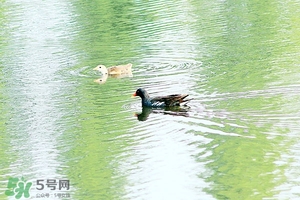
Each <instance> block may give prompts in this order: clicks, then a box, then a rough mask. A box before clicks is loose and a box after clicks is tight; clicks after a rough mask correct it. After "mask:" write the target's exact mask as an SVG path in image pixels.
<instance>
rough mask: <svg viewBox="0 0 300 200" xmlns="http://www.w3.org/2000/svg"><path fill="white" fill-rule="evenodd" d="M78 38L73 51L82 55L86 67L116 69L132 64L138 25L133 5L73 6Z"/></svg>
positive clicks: (111, 3)
mask: <svg viewBox="0 0 300 200" xmlns="http://www.w3.org/2000/svg"><path fill="white" fill-rule="evenodd" d="M74 8H75V10H76V13H78V17H77V18H76V20H77V23H78V27H77V28H78V29H79V32H78V37H77V38H76V43H74V47H75V48H76V49H78V51H79V52H82V55H83V56H84V59H83V60H86V63H85V64H89V63H90V64H91V65H95V63H96V64H100V63H101V64H105V65H116V64H124V63H128V62H132V60H131V58H132V57H134V56H135V52H134V49H135V48H136V45H137V44H136V43H135V42H132V40H133V39H134V37H135V34H134V31H135V29H136V28H135V25H134V24H133V17H134V16H132V14H131V13H132V11H131V10H130V9H131V8H132V3H131V2H130V1H123V0H118V1H107V0H104V1H93V2H82V1H77V2H76V3H74Z"/></svg>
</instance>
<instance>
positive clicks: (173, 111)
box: [135, 107, 189, 121]
mask: <svg viewBox="0 0 300 200" xmlns="http://www.w3.org/2000/svg"><path fill="white" fill-rule="evenodd" d="M188 111H189V107H187V108H182V107H174V108H172V107H170V108H165V109H163V108H162V109H154V108H147V107H143V109H142V112H141V113H135V116H136V117H137V119H138V120H139V121H146V120H147V119H148V117H149V115H150V114H151V113H157V114H165V115H173V116H184V117H188V116H189V114H188Z"/></svg>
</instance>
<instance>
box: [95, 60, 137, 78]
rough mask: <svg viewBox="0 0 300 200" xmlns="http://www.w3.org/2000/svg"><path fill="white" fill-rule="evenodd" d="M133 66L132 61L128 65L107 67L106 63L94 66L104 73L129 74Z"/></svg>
mask: <svg viewBox="0 0 300 200" xmlns="http://www.w3.org/2000/svg"><path fill="white" fill-rule="evenodd" d="M131 67H132V64H131V63H128V64H127V65H117V66H112V67H109V68H106V67H105V66H104V65H98V66H97V67H95V68H94V70H97V71H99V72H101V73H102V74H103V75H105V74H108V75H115V74H129V73H131Z"/></svg>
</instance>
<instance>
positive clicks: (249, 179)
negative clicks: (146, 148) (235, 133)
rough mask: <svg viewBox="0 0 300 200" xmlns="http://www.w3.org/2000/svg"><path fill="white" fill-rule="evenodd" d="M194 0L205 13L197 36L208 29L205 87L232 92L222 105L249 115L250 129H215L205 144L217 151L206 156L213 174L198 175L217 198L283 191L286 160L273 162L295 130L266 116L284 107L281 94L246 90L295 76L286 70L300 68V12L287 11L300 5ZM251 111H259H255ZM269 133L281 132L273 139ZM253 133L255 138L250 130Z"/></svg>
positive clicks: (244, 117) (254, 196)
mask: <svg viewBox="0 0 300 200" xmlns="http://www.w3.org/2000/svg"><path fill="white" fill-rule="evenodd" d="M194 4H195V5H196V7H197V9H196V10H197V11H198V13H203V15H202V16H201V17H199V19H201V27H199V35H200V34H204V35H205V36H206V37H204V38H203V39H202V40H203V41H204V42H205V43H207V46H208V50H207V52H209V53H208V54H207V56H206V57H203V63H204V66H205V65H206V66H208V67H207V69H206V70H204V71H205V72H206V73H207V74H208V83H207V84H208V88H207V89H208V90H211V92H215V91H217V92H218V93H219V94H222V93H226V95H224V98H223V100H220V101H218V106H217V107H220V108H222V109H225V110H227V111H228V112H234V113H238V114H239V115H240V116H242V117H241V118H242V119H241V120H243V121H244V122H237V124H241V123H242V124H243V125H244V126H246V127H247V129H248V133H240V134H241V136H242V137H228V136H219V135H213V136H211V135H210V136H209V137H211V138H213V142H211V143H210V144H209V146H205V147H206V148H208V150H211V151H212V155H211V156H210V157H208V159H207V161H211V162H210V163H209V164H207V168H208V171H209V172H210V173H211V176H210V175H207V174H201V175H200V176H201V177H204V178H206V180H207V182H209V183H211V187H209V188H206V191H207V192H208V193H211V194H213V195H214V197H216V198H217V199H262V198H266V197H273V196H275V195H276V194H277V192H275V191H274V188H276V187H277V186H279V185H280V184H282V183H283V182H284V181H285V179H286V178H285V176H284V170H285V169H286V167H287V166H278V165H276V164H275V163H274V161H277V160H280V156H281V155H282V153H284V152H286V151H288V149H289V147H290V146H291V143H292V142H288V141H285V142H284V143H285V146H283V145H281V144H282V143H283V141H282V140H283V139H284V135H285V134H286V133H287V132H288V131H289V130H288V128H287V129H280V128H277V129H274V127H275V126H276V123H277V122H278V120H270V119H267V116H268V113H278V112H281V106H282V104H284V103H285V102H284V100H283V98H282V95H278V94H272V92H269V93H268V94H266V93H263V92H260V94H259V95H257V96H255V95H253V94H252V95H248V93H247V91H249V92H253V91H259V90H260V91H264V90H265V89H266V88H268V87H269V85H271V84H273V83H274V82H277V81H280V80H282V79H285V76H286V75H287V76H288V77H290V75H292V73H288V74H286V73H284V72H282V71H285V69H286V68H289V71H292V72H294V73H295V72H296V71H298V70H299V69H298V68H297V69H296V65H295V61H296V59H295V56H289V54H291V55H295V54H297V52H299V50H296V48H297V46H298V47H299V44H300V40H299V23H298V22H299V18H297V19H295V15H294V14H291V12H289V10H293V11H295V13H299V9H298V11H296V10H297V9H295V7H298V8H299V5H298V4H297V5H296V4H295V2H289V3H282V2H277V1H275V2H274V1H264V2H262V1H239V2H236V1H226V2H220V3H219V4H218V9H214V11H215V12H211V13H209V12H207V11H206V10H205V9H203V10H202V7H203V6H202V7H201V6H200V5H202V4H203V5H204V7H205V8H206V9H208V8H211V9H210V10H211V11H212V10H213V8H215V6H216V2H213V3H211V4H208V3H207V2H204V1H201V3H199V2H197V3H196V2H194ZM202 11H203V12H202ZM216 13H217V14H216ZM205 14H207V15H205ZM209 22H210V23H209ZM297 27H298V28H297ZM291 30H293V31H291ZM287 33H289V34H287ZM296 35H297V36H296ZM283 41H285V42H287V43H285V42H283ZM291 60H293V61H292V62H293V63H292V62H291ZM297 62H298V61H297ZM298 67H299V65H298ZM209 71H212V73H209ZM297 73H298V72H297ZM281 76H282V77H281ZM293 79H294V80H295V78H293ZM285 81H286V80H285ZM286 83H287V84H291V83H292V81H286ZM228 92H230V93H228ZM237 92H243V94H238V93H237ZM247 111H248V113H250V112H254V113H259V114H261V116H259V115H257V117H255V116H249V114H247ZM263 115H264V116H265V117H264V116H263ZM212 120H218V119H212ZM224 121H226V120H224ZM258 121H260V122H261V123H260V126H258V125H257V122H258ZM269 133H270V134H271V135H273V134H274V135H278V136H274V135H273V137H272V139H270V138H269V137H268V134H269ZM248 135H250V136H253V138H247V137H244V136H248ZM210 170H211V171H210ZM207 177H208V178H207Z"/></svg>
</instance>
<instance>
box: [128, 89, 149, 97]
mask: <svg viewBox="0 0 300 200" xmlns="http://www.w3.org/2000/svg"><path fill="white" fill-rule="evenodd" d="M132 96H134V97H136V96H139V97H141V98H142V99H143V98H149V95H148V93H147V92H146V90H144V89H143V88H139V89H137V90H136V91H135V93H133V95H132Z"/></svg>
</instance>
